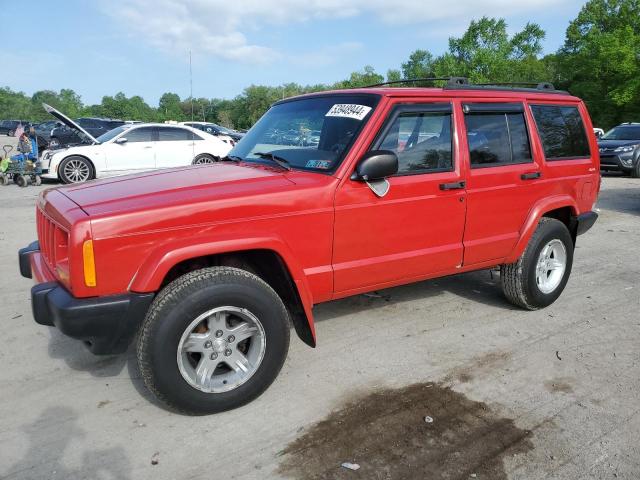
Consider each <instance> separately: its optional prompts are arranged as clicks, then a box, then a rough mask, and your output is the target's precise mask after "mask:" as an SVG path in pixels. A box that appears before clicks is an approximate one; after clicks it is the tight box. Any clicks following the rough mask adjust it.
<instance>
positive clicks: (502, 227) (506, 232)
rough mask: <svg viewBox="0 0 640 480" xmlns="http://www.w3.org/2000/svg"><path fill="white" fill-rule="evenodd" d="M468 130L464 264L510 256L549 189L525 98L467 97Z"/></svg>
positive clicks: (464, 111)
mask: <svg viewBox="0 0 640 480" xmlns="http://www.w3.org/2000/svg"><path fill="white" fill-rule="evenodd" d="M457 107H458V108H459V109H461V113H462V114H463V115H464V125H465V130H466V134H465V135H464V144H465V147H464V151H465V154H466V156H467V157H468V162H469V163H468V164H469V166H470V169H469V173H468V176H467V221H466V227H465V232H464V264H465V265H473V264H482V263H483V262H493V261H495V260H498V259H502V258H504V257H506V256H507V255H508V254H509V253H510V252H511V250H512V249H513V248H514V246H515V245H516V242H517V241H518V239H519V238H520V230H521V228H522V226H523V224H524V222H525V219H526V218H527V215H528V213H529V210H530V209H531V208H532V207H533V205H534V204H535V203H536V201H537V200H538V199H539V198H541V197H542V196H543V195H544V189H545V188H546V187H545V186H544V184H543V183H542V180H543V172H542V160H541V159H540V158H537V159H534V155H533V154H532V148H531V141H530V138H532V132H533V131H534V130H532V125H533V122H532V119H531V118H530V115H528V112H527V111H525V108H524V104H523V103H522V102H514V101H504V102H500V101H491V102H483V103H477V101H476V100H469V101H464V100H463V101H461V102H460V103H459V104H458V106H457Z"/></svg>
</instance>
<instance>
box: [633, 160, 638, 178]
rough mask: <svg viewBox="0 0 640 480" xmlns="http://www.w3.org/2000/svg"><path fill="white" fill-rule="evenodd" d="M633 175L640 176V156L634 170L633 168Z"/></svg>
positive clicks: (634, 176)
mask: <svg viewBox="0 0 640 480" xmlns="http://www.w3.org/2000/svg"><path fill="white" fill-rule="evenodd" d="M631 177H632V178H640V158H638V159H637V161H636V164H635V166H634V167H633V170H631Z"/></svg>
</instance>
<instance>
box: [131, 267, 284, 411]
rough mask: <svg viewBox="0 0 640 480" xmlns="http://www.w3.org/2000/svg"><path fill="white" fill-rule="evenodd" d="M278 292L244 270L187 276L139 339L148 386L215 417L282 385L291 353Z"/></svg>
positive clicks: (157, 303) (170, 288) (166, 293)
mask: <svg viewBox="0 0 640 480" xmlns="http://www.w3.org/2000/svg"><path fill="white" fill-rule="evenodd" d="M289 330H290V328H289V316H288V313H287V310H286V308H285V306H284V304H283V303H282V300H281V299H280V297H279V296H278V295H277V294H276V292H275V291H274V290H273V289H272V288H271V287H270V286H269V285H268V284H267V283H265V282H264V281H263V280H261V279H260V278H259V277H257V276H256V275H253V274H251V273H249V272H246V271H244V270H240V269H237V268H229V267H212V268H205V269H202V270H196V271H194V272H191V273H188V274H186V275H184V276H182V277H180V278H178V279H177V280H175V281H173V282H172V283H170V284H169V285H167V286H166V287H165V288H164V290H162V291H161V292H160V294H159V295H158V297H156V299H155V300H154V302H153V304H152V305H151V308H150V309H149V312H148V313H147V316H146V318H145V320H144V323H143V325H142V327H141V330H140V334H139V337H138V345H137V356H138V365H139V368H140V373H141V374H142V378H143V379H144V382H145V385H146V386H147V388H149V390H151V391H152V392H153V393H154V394H155V395H156V396H157V397H158V398H159V399H160V400H162V401H163V402H165V403H166V404H167V405H169V406H170V407H172V408H174V409H176V410H179V411H182V412H184V413H189V414H208V413H216V412H221V411H224V410H229V409H232V408H236V407H239V406H241V405H244V404H245V403H248V402H250V401H251V400H253V399H255V398H256V397H258V396H259V395H260V394H261V393H262V392H264V391H265V390H266V389H267V387H268V386H269V385H270V384H271V383H272V382H273V381H274V380H275V378H276V376H277V375H278V373H279V372H280V369H281V368H282V365H283V363H284V360H285V358H286V356H287V352H288V349H289Z"/></svg>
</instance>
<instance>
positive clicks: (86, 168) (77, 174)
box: [58, 155, 94, 183]
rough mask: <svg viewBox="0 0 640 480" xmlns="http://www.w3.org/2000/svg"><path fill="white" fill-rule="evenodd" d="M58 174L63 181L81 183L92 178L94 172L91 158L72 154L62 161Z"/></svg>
mask: <svg viewBox="0 0 640 480" xmlns="http://www.w3.org/2000/svg"><path fill="white" fill-rule="evenodd" d="M58 176H59V177H60V180H61V181H62V183H80V182H86V181H87V180H91V179H92V178H93V176H94V172H93V167H92V165H91V163H90V162H89V160H87V159H86V158H84V157H79V156H77V155H72V156H70V157H67V158H65V159H64V160H62V162H60V166H59V167H58Z"/></svg>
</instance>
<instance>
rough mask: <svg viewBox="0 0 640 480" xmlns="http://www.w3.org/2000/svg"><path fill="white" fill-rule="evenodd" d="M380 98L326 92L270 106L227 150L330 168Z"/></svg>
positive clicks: (246, 157) (254, 158)
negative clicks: (270, 155)
mask: <svg viewBox="0 0 640 480" xmlns="http://www.w3.org/2000/svg"><path fill="white" fill-rule="evenodd" d="M378 100H379V96H377V95H372V94H359V95H327V96H318V97H311V98H304V99H300V100H292V101H287V102H283V103H279V104H277V105H274V106H273V107H271V109H270V110H269V111H268V112H267V113H265V114H264V116H263V117H262V118H261V119H260V120H259V121H258V123H256V124H255V125H254V126H253V128H251V130H249V132H248V133H247V134H246V135H245V136H244V137H243V138H242V140H241V141H240V142H238V144H237V145H236V146H235V148H234V149H233V150H231V152H229V156H230V157H233V156H235V157H239V158H242V159H243V160H246V161H252V162H259V163H267V164H273V162H270V161H269V160H268V159H266V158H265V155H261V154H273V155H275V156H277V157H279V158H281V159H283V160H286V162H287V163H288V165H289V166H290V167H291V168H294V169H301V170H311V171H316V172H326V173H329V172H333V171H334V170H335V169H336V168H337V167H338V166H339V165H340V162H342V160H343V158H344V155H345V154H346V152H347V151H348V149H349V147H350V145H351V143H352V142H353V140H354V139H355V138H356V137H357V135H358V133H359V132H360V130H361V129H362V127H363V126H364V125H365V124H366V122H367V120H368V119H369V117H370V116H371V112H372V111H373V109H374V108H375V106H376V105H377V103H378Z"/></svg>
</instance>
